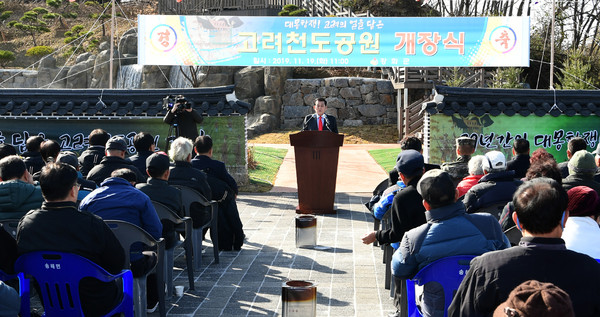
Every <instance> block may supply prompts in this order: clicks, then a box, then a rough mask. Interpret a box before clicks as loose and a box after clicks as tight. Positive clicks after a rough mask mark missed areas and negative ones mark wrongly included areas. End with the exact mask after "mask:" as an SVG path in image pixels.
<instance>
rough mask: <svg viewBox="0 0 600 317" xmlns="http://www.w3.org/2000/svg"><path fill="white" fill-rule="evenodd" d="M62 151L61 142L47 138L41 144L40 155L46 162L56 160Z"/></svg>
mask: <svg viewBox="0 0 600 317" xmlns="http://www.w3.org/2000/svg"><path fill="white" fill-rule="evenodd" d="M58 153H60V144H59V143H58V142H57V141H55V140H46V141H44V142H42V145H40V155H41V156H42V159H43V160H44V162H46V163H49V162H55V161H56V158H57V157H58Z"/></svg>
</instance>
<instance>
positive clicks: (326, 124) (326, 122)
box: [323, 116, 331, 131]
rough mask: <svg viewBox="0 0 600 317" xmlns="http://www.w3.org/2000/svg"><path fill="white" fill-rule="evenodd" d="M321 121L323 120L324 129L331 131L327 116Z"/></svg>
mask: <svg viewBox="0 0 600 317" xmlns="http://www.w3.org/2000/svg"><path fill="white" fill-rule="evenodd" d="M323 119H325V127H326V128H327V130H329V131H331V129H330V128H329V119H327V116H323Z"/></svg>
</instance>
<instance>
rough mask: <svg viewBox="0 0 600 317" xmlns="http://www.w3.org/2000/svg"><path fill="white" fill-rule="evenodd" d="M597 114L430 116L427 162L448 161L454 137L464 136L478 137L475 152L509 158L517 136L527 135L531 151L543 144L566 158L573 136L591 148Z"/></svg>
mask: <svg viewBox="0 0 600 317" xmlns="http://www.w3.org/2000/svg"><path fill="white" fill-rule="evenodd" d="M599 133H600V118H598V117H597V116H589V117H582V116H575V117H568V116H558V117H552V116H550V115H546V116H543V117H537V116H534V115H531V116H526V117H524V116H520V115H515V116H512V117H509V116H507V115H505V114H502V115H499V116H491V115H489V114H485V115H483V116H475V115H469V116H466V117H463V116H461V115H459V114H454V115H452V116H447V115H444V114H435V115H432V116H430V122H429V145H428V148H427V151H428V154H429V162H430V163H443V162H451V161H454V160H455V159H456V148H455V146H454V140H455V139H456V138H458V137H460V136H467V137H470V138H473V139H475V140H477V144H476V149H475V154H474V155H480V154H485V153H486V152H489V151H501V152H503V153H504V155H505V156H506V159H507V160H509V159H510V158H512V157H513V155H512V145H513V142H514V140H515V139H516V138H526V139H527V140H528V141H529V146H530V149H531V152H533V151H535V150H536V149H539V148H543V149H545V150H546V151H548V152H549V153H550V154H552V155H554V158H555V159H556V161H557V162H562V161H566V160H567V143H568V142H569V140H570V139H571V138H573V137H581V138H583V139H584V140H585V141H586V142H587V145H588V151H590V152H591V151H594V150H595V149H596V146H597V145H598V142H599V138H598V136H599Z"/></svg>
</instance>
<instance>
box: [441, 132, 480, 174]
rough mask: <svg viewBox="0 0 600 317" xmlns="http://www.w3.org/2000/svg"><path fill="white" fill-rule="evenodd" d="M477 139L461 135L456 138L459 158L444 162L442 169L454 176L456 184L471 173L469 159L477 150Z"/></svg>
mask: <svg viewBox="0 0 600 317" xmlns="http://www.w3.org/2000/svg"><path fill="white" fill-rule="evenodd" d="M475 145H476V143H475V140H474V139H471V138H469V137H466V136H461V137H460V138H457V139H456V155H457V156H458V158H457V159H456V161H454V162H446V163H443V164H442V167H441V169H442V170H443V171H446V172H448V173H449V174H450V176H452V179H453V180H454V185H458V183H459V182H460V181H461V180H462V179H463V178H465V177H466V176H468V175H469V167H468V165H467V164H469V160H470V159H471V155H473V153H474V152H475Z"/></svg>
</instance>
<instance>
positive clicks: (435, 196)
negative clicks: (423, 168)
mask: <svg viewBox="0 0 600 317" xmlns="http://www.w3.org/2000/svg"><path fill="white" fill-rule="evenodd" d="M417 191H418V192H419V194H421V197H423V199H424V200H425V201H426V202H427V203H429V205H431V207H433V208H438V207H443V206H446V205H449V204H451V203H453V202H454V198H455V196H456V186H454V181H453V180H452V177H451V176H450V174H448V173H447V172H444V171H442V170H441V169H432V170H429V171H427V172H425V174H423V176H422V177H421V179H420V180H419V182H418V183H417Z"/></svg>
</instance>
